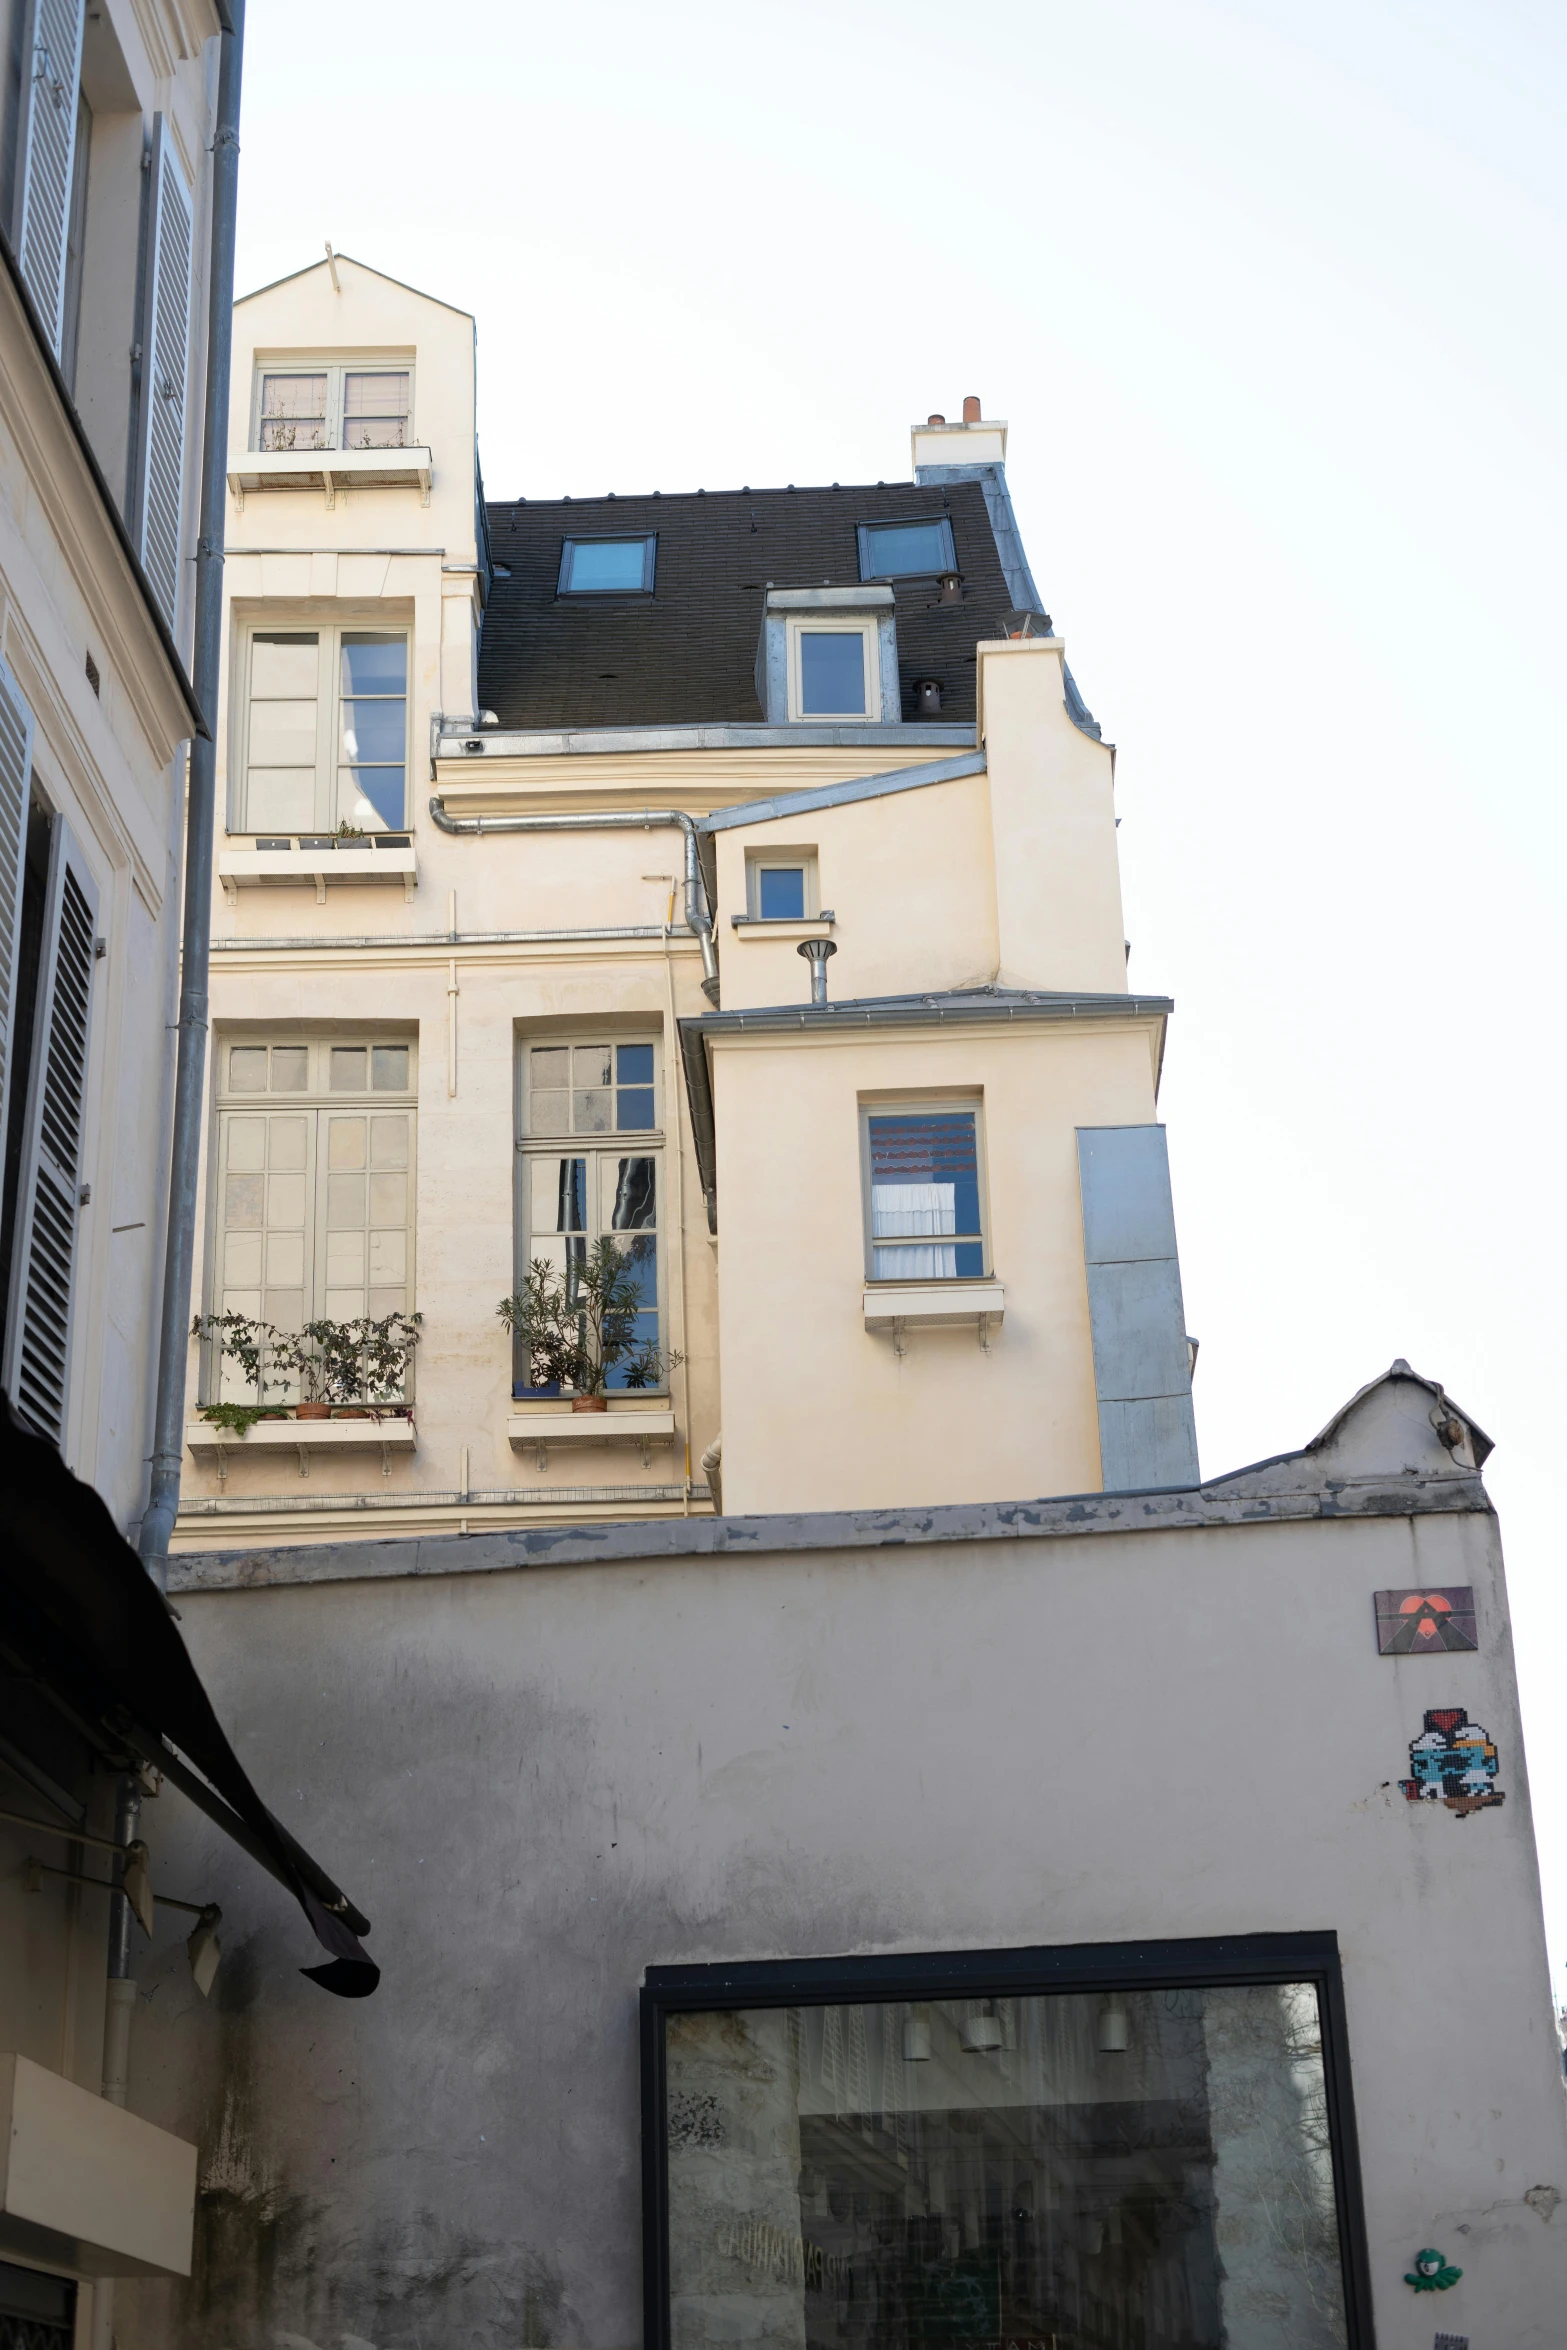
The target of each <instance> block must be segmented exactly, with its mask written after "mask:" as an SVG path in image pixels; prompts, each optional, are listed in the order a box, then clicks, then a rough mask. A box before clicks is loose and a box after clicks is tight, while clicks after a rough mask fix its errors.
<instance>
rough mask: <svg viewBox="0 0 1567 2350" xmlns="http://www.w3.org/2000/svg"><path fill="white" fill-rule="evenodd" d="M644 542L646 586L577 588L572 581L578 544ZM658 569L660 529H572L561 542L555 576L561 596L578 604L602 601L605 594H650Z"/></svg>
mask: <svg viewBox="0 0 1567 2350" xmlns="http://www.w3.org/2000/svg"><path fill="white" fill-rule="evenodd" d="M639 539H640V540H641V542H642V585H641V586H640V587H639V588H577V587H572V586H571V585H570V584H569V578H568V575H569V573H570V570H571V555H572V549H573V548H574V547H630V546H635V545H636V543H637V541H638V540H639ZM657 571H658V533H657V531H656V530H572V531H567V532H566V533H565V534H564V535H563V537H562V539H561V542H560V569H559V571H558V572H557V573H556V576H555V594H556V597H557V599H558V600H559V599H562V598H564V599H565V600H566V601H567V602H569V603H575V602H577V601H578V599H579V598H580V599H581V600H582V601H583V602H593V603H597V602H602V601H603V600H604V598H605V597H615V596H622V597H624V596H650V595H651V594H652V593H653V582H654V579H655V577H656V576H657Z"/></svg>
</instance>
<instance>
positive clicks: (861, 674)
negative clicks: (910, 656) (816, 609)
mask: <svg viewBox="0 0 1567 2350" xmlns="http://www.w3.org/2000/svg"><path fill="white" fill-rule="evenodd" d="M793 635H794V655H795V658H794V668H795V679H794V687H795V690H794V696H793V700H794V713H793V714H794V715H795V716H796V717H799V718H863V717H864V716H865V714H866V709H867V706H868V702H869V693H868V674H867V673H868V671H869V669H870V663H871V655H872V653H873V650H874V647H875V642H876V632H875V628H874V625H873V626H871V627H869V628H798V629H796V630H795V631H794V632H793Z"/></svg>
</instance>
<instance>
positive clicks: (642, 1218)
mask: <svg viewBox="0 0 1567 2350" xmlns="http://www.w3.org/2000/svg"><path fill="white" fill-rule="evenodd" d="M659 1058H660V1056H659V1048H658V1046H657V1045H656V1044H654V1043H651V1042H649V1041H646V1040H643V1039H635V1040H633V1039H620V1038H614V1037H605V1038H602V1039H597V1040H595V1041H593V1042H591V1043H584V1042H582V1041H580V1040H579V1039H578V1038H576V1037H573V1038H571V1039H570V1040H569V1041H567V1040H565V1039H559V1040H557V1039H550V1040H548V1041H543V1042H539V1043H532V1042H530V1043H528V1044H526V1045H525V1046H524V1047H523V1053H522V1085H521V1093H522V1135H521V1138H520V1140H519V1143H518V1163H519V1168H520V1199H519V1203H518V1218H517V1223H518V1239H519V1252H518V1253H519V1257H520V1259H521V1262H520V1264H519V1266H518V1273H519V1276H520V1274H521V1272H522V1270H523V1268H524V1267H525V1266H527V1265H529V1264H532V1263H535V1262H542V1263H544V1264H547V1265H550V1266H551V1267H553V1268H554V1269H555V1270H557V1271H559V1272H562V1273H565V1274H567V1276H568V1278H569V1275H570V1270H571V1267H572V1266H573V1265H578V1264H581V1263H582V1261H583V1259H584V1258H585V1256H586V1254H587V1252H588V1249H589V1248H590V1247H591V1246H592V1244H593V1243H594V1242H595V1241H596V1240H598V1239H600V1238H602V1237H604V1236H605V1235H608V1236H609V1237H610V1238H612V1239H613V1240H614V1242H615V1245H616V1247H617V1248H619V1249H620V1250H621V1251H622V1253H623V1254H624V1255H625V1256H626V1257H628V1258H629V1259H630V1261H631V1263H632V1265H633V1266H634V1267H635V1269H636V1274H637V1281H638V1289H639V1295H640V1300H641V1302H640V1306H639V1309H638V1312H637V1317H636V1328H635V1337H636V1339H637V1341H638V1342H639V1343H640V1342H642V1341H644V1340H646V1341H651V1342H652V1343H654V1344H655V1345H661V1344H662V1343H663V1333H662V1296H663V1277H662V1257H663V1250H662V1248H661V1246H660V1230H661V1225H662V1218H663V1202H662V1198H661V1193H662V1187H663V1171H664V1135H663V1108H662V1091H663V1089H662V1085H661V1082H660V1071H659ZM514 1377H515V1384H516V1388H517V1391H518V1393H520V1394H526V1393H527V1392H528V1391H529V1389H530V1386H531V1384H532V1366H531V1365H530V1364H528V1363H526V1362H523V1361H521V1360H520V1359H519V1361H518V1362H517V1364H516V1366H515V1373H514ZM627 1384H628V1379H627V1372H626V1366H625V1365H624V1364H622V1365H620V1366H619V1367H618V1368H617V1369H616V1370H615V1371H612V1372H611V1374H610V1376H609V1380H608V1385H609V1386H610V1388H611V1389H620V1388H624V1387H625V1386H626V1385H627Z"/></svg>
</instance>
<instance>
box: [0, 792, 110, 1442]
mask: <svg viewBox="0 0 1567 2350" xmlns="http://www.w3.org/2000/svg"><path fill="white" fill-rule="evenodd" d="M97 911H98V891H97V888H96V885H95V884H94V881H93V878H92V875H91V873H90V872H89V871H88V868H87V863H86V860H85V858H84V857H83V855H82V852H81V850H80V849H79V848H78V846H77V844H76V842H75V841H74V840H73V839H72V837H71V834H70V830H69V828H68V827H67V825H66V824H65V823H64V822H63V820H62V819H61V818H59V817H56V818H55V821H54V824H53V826H52V827H51V832H50V840H49V886H48V893H47V895H46V898H45V901H44V923H43V937H42V941H41V945H40V950H39V965H38V1007H37V1012H36V1014H35V1017H34V1025H33V1058H32V1069H31V1073H30V1076H29V1079H28V1087H27V1114H26V1119H25V1122H24V1125H23V1130H22V1159H21V1176H20V1180H19V1183H18V1186H17V1197H16V1239H15V1243H14V1246H13V1251H12V1258H11V1297H10V1308H9V1312H8V1314H7V1317H6V1361H5V1386H6V1389H7V1392H8V1393H9V1395H10V1396H11V1399H12V1401H13V1402H14V1404H15V1405H16V1408H17V1410H18V1411H19V1412H20V1413H21V1415H22V1417H23V1419H25V1420H26V1421H28V1423H29V1424H30V1425H31V1426H32V1427H34V1428H36V1429H37V1430H38V1431H39V1433H40V1435H43V1436H47V1437H49V1438H51V1439H52V1440H53V1442H54V1443H56V1444H58V1445H62V1446H63V1443H64V1439H65V1415H66V1406H67V1403H68V1401H69V1397H70V1339H71V1289H72V1277H73V1274H74V1272H75V1266H76V1234H77V1223H78V1220H79V1217H80V1214H81V1198H80V1189H81V1168H82V1131H83V1126H84V1124H85V1117H86V1096H87V1030H88V1015H89V1012H90V1009H91V1002H92V974H93V927H94V921H95V918H96V915H97Z"/></svg>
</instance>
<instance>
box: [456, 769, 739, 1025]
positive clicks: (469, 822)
mask: <svg viewBox="0 0 1567 2350" xmlns="http://www.w3.org/2000/svg"><path fill="white" fill-rule="evenodd" d="M430 816H431V820H432V822H433V823H434V824H435V825H436V826H437V827H438V828H439V830H440V831H442V832H457V833H465V834H472V833H483V832H647V831H649V830H650V829H651V828H652V827H654V826H656V825H665V826H676V825H678V827H679V829H680V831H681V832H682V833H683V834H684V835H685V847H686V926H687V928H688V929H690V930H694V931H695V932H696V935H697V943H698V944H699V946H700V947H701V949H702V992H703V994H704V995H705V996H707V997H709V998H710V999H711V1001H712V1002H713V1003H715V1004H716V1003H717V1001H718V950H717V948H716V947H715V946H714V944H713V924H712V919H711V916H710V915H709V913H708V909H707V892H706V890H705V889H704V888H703V886H702V867H701V864H700V862H699V861H698V858H697V853H696V819H695V817H694V816H688V815H687V814H686V813H685V811H684V809H682V808H637V809H627V810H624V811H617V812H616V813H615V814H614V815H612V816H611V815H599V816H448V815H447V813H446V810H445V809H444V808H443V807H442V805H441V803H440V800H439V799H438V798H436V797H434V796H433V795H432V797H431V800H430Z"/></svg>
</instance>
